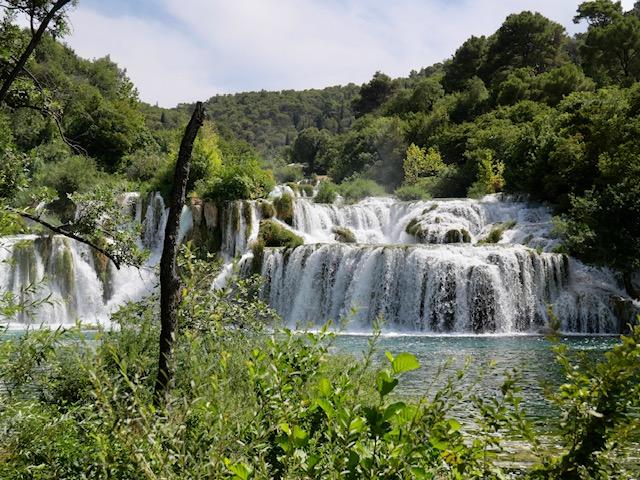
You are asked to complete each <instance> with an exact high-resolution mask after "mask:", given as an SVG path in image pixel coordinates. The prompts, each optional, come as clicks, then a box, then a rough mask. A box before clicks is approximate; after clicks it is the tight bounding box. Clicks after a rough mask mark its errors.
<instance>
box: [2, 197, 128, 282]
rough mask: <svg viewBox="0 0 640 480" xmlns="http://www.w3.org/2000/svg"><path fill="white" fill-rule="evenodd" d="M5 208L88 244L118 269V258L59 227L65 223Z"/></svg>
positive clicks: (53, 230)
mask: <svg viewBox="0 0 640 480" xmlns="http://www.w3.org/2000/svg"><path fill="white" fill-rule="evenodd" d="M7 209H8V210H9V211H11V212H13V213H15V214H17V215H20V216H21V217H22V218H26V219H28V220H32V221H34V222H36V223H39V224H40V225H42V226H44V227H46V228H48V229H49V230H51V231H52V232H55V233H59V234H60V235H63V236H65V237H67V238H71V239H72V240H76V241H77V242H80V243H84V244H85V245H88V246H89V247H91V248H93V249H94V250H95V251H96V252H98V253H101V254H102V255H104V256H105V257H107V258H108V259H109V260H111V261H112V262H113V265H114V266H115V267H116V269H118V270H120V260H118V259H117V258H116V257H115V256H114V255H112V254H111V253H109V252H108V251H107V250H105V249H104V248H101V247H99V246H97V245H96V244H95V243H92V242H90V241H89V240H87V239H85V238H82V237H80V236H78V235H76V234H75V233H73V232H70V231H68V230H65V229H64V228H61V227H66V225H61V226H56V225H52V224H50V223H49V222H47V221H45V220H42V219H41V218H40V217H37V216H35V215H31V214H30V213H27V212H21V211H20V210H16V209H15V208H11V207H7Z"/></svg>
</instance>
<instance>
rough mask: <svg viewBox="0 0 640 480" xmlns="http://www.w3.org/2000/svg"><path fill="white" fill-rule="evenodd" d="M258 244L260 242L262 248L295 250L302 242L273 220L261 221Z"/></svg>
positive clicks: (298, 237)
mask: <svg viewBox="0 0 640 480" xmlns="http://www.w3.org/2000/svg"><path fill="white" fill-rule="evenodd" d="M258 242H262V243H263V245H264V247H286V248H296V247H299V246H300V245H302V244H303V243H304V240H303V239H302V237H300V236H298V235H296V234H295V233H293V232H292V231H291V230H288V229H286V228H285V227H283V226H282V225H280V224H279V223H278V222H276V221H274V220H262V221H261V222H260V232H259V233H258Z"/></svg>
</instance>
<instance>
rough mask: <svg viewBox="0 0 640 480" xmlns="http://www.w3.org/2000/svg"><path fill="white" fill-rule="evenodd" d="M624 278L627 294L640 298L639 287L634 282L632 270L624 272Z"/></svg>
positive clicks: (635, 298) (636, 298)
mask: <svg viewBox="0 0 640 480" xmlns="http://www.w3.org/2000/svg"><path fill="white" fill-rule="evenodd" d="M622 280H623V281H624V289H625V290H626V291H627V294H628V295H629V296H630V297H631V298H633V299H634V300H640V292H638V289H637V288H636V287H635V285H634V284H633V280H632V278H631V272H623V273H622Z"/></svg>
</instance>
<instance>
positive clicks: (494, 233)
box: [478, 220, 517, 243]
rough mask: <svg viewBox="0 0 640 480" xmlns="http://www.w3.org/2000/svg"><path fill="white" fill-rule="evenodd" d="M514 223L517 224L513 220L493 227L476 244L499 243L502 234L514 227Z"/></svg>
mask: <svg viewBox="0 0 640 480" xmlns="http://www.w3.org/2000/svg"><path fill="white" fill-rule="evenodd" d="M516 223H517V222H516V221H515V220H510V221H508V222H504V223H498V224H496V225H494V226H493V227H492V228H491V231H490V232H489V234H488V235H487V236H486V237H485V238H483V239H482V240H480V241H479V242H478V243H500V240H502V234H503V233H504V232H506V231H507V230H510V229H512V228H513V227H515V226H516Z"/></svg>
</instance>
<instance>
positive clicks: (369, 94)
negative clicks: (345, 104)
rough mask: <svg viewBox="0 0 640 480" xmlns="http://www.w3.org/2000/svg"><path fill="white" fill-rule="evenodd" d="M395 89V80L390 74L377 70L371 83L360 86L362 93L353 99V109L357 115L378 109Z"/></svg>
mask: <svg viewBox="0 0 640 480" xmlns="http://www.w3.org/2000/svg"><path fill="white" fill-rule="evenodd" d="M394 90H395V86H394V84H393V81H392V80H391V78H390V77H389V76H388V75H385V74H384V73H382V72H376V73H375V75H374V76H373V78H372V79H371V81H369V83H365V84H364V85H362V87H360V95H359V96H358V97H357V98H356V99H355V100H354V101H353V109H354V111H355V113H356V115H357V116H362V115H365V114H367V113H371V112H373V111H374V110H376V109H377V108H378V107H380V105H382V104H383V103H384V101H385V100H387V99H388V98H389V97H391V95H392V94H393V92H394Z"/></svg>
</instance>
